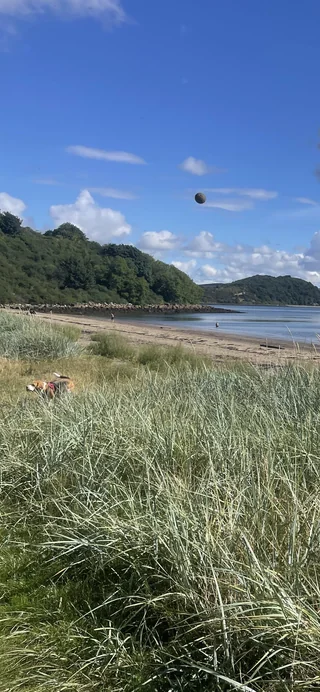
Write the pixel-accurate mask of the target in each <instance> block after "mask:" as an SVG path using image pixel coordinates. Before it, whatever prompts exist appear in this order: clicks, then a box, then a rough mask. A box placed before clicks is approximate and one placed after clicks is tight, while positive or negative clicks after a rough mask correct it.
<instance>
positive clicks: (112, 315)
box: [110, 312, 114, 322]
mask: <svg viewBox="0 0 320 692" xmlns="http://www.w3.org/2000/svg"><path fill="white" fill-rule="evenodd" d="M110 317H111V322H114V314H113V312H112V313H111V315H110Z"/></svg>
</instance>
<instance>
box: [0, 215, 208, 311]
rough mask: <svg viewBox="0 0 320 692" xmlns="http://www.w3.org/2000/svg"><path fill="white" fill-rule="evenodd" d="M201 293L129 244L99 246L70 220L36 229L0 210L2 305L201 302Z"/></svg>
mask: <svg viewBox="0 0 320 692" xmlns="http://www.w3.org/2000/svg"><path fill="white" fill-rule="evenodd" d="M202 294H203V291H202V289H201V288H200V287H199V286H197V285H196V284H195V283H194V282H193V281H192V279H190V277H188V276H187V275H186V274H184V273H183V272H182V271H180V270H179V269H176V267H174V266H173V265H168V264H165V263H164V262H160V261H158V260H154V259H153V258H152V257H150V256H149V255H147V254H145V253H144V252H141V251H140V250H138V249H137V248H136V247H134V246H133V245H114V244H107V245H99V243H96V242H93V241H89V240H87V238H86V236H85V235H84V233H82V231H81V230H80V229H79V228H77V227H76V226H73V225H72V224H70V223H65V224H62V225H61V226H59V228H56V229H54V230H49V231H46V232H45V233H38V232H36V231H34V230H32V229H31V228H28V227H23V226H22V222H21V220H20V219H18V218H17V217H16V216H13V215H12V214H10V213H9V212H5V213H0V303H2V304H4V303H32V304H37V303H61V304H72V303H79V302H88V301H93V302H96V303H101V302H106V303H110V302H113V303H133V304H134V305H135V304H138V305H141V304H147V303H151V304H152V303H163V302H165V303H180V304H181V303H182V304H185V303H199V302H200V301H201V299H202Z"/></svg>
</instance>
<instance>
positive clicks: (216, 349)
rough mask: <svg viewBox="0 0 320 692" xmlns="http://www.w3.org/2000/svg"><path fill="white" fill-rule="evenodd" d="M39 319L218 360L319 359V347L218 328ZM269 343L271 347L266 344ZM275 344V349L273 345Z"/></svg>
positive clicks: (93, 319)
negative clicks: (268, 339) (246, 335)
mask: <svg viewBox="0 0 320 692" xmlns="http://www.w3.org/2000/svg"><path fill="white" fill-rule="evenodd" d="M38 316H39V318H40V319H42V320H44V321H46V322H51V323H52V324H71V325H74V326H77V327H79V328H80V329H81V332H82V340H83V341H87V342H88V341H89V340H90V337H91V335H92V334H95V333H98V332H103V331H105V332H113V333H116V334H122V335H123V336H124V337H125V338H126V339H127V340H128V341H129V342H130V343H132V344H157V345H159V346H160V345H162V346H167V345H171V346H172V345H175V344H179V343H180V344H181V345H183V346H184V347H185V348H188V349H192V350H193V351H195V352H196V353H199V354H200V355H201V354H202V355H204V356H209V357H211V358H212V359H213V360H214V361H216V362H224V361H247V362H251V363H255V364H260V365H272V364H281V363H284V362H292V361H297V360H302V361H306V360H307V361H318V360H319V359H320V344H319V349H318V348H316V347H308V346H305V345H297V344H295V343H294V342H292V341H291V342H290V341H282V340H270V341H266V340H265V339H262V338H254V337H245V336H238V335H231V334H224V333H223V332H221V331H219V329H217V330H214V331H212V333H211V332H207V331H202V332H201V331H194V330H192V331H191V330H188V329H179V328H176V327H162V326H158V325H154V324H150V325H148V324H146V323H145V322H144V323H138V322H135V321H134V320H131V321H123V322H117V320H115V321H114V322H112V321H111V320H109V319H106V318H99V317H90V316H85V315H83V316H81V317H80V316H77V315H60V314H52V315H50V314H39V315H38ZM266 346H268V347H266ZM274 347H276V348H274Z"/></svg>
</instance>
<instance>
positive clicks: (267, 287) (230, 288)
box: [202, 274, 320, 305]
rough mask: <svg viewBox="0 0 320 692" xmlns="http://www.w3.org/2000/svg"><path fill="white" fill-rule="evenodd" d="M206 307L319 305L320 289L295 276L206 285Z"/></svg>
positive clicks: (252, 277) (253, 277)
mask: <svg viewBox="0 0 320 692" xmlns="http://www.w3.org/2000/svg"><path fill="white" fill-rule="evenodd" d="M202 288H203V289H204V300H205V302H206V303H222V304H223V303H224V304H228V305H230V304H231V305H233V304H239V303H247V304H249V305H250V304H257V305H319V304H320V289H319V288H317V286H314V284H312V283H310V281H304V280H303V279H294V278H293V277H292V276H277V277H275V276H262V275H260V274H257V275H256V276H250V277H249V278H248V279H239V281H233V282H232V283H229V284H204V285H203V286H202Z"/></svg>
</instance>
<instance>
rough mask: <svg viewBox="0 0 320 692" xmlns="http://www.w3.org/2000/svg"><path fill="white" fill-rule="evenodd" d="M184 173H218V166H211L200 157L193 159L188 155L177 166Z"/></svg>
mask: <svg viewBox="0 0 320 692" xmlns="http://www.w3.org/2000/svg"><path fill="white" fill-rule="evenodd" d="M179 168H181V169H182V170H183V171H185V172H186V173H191V174H192V175H207V174H208V173H219V172H220V171H219V169H218V168H212V167H211V166H208V164H207V163H206V162H205V161H201V159H195V158H194V157H193V156H189V157H188V158H187V159H185V160H184V161H183V162H182V163H181V164H180V166H179Z"/></svg>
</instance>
